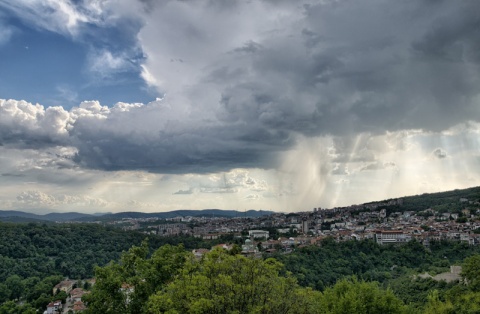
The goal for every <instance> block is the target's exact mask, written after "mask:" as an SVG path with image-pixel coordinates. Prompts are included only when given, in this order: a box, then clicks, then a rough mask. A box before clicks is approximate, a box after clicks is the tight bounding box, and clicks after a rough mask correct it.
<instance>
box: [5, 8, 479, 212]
mask: <svg viewBox="0 0 480 314" xmlns="http://www.w3.org/2000/svg"><path fill="white" fill-rule="evenodd" d="M0 8H5V9H6V11H8V12H10V13H11V14H13V15H15V16H16V17H17V18H18V19H20V20H22V21H24V22H25V23H26V24H28V25H30V26H31V27H32V28H36V29H39V30H42V31H48V32H53V33H55V34H59V35H61V36H64V37H66V38H70V39H71V40H72V41H74V42H76V43H81V44H83V45H85V46H86V47H87V48H86V50H87V51H88V53H87V57H86V61H85V62H86V63H85V66H86V68H87V71H88V73H89V75H90V76H91V79H92V82H94V81H95V82H97V83H99V82H100V83H99V84H104V86H109V85H112V84H115V82H116V81H117V80H118V78H119V77H121V76H122V73H125V72H129V73H137V75H141V76H142V78H143V79H144V80H145V82H146V83H147V84H148V85H149V86H150V87H151V88H154V89H156V91H157V93H158V94H159V95H163V97H162V98H161V99H160V98H158V99H157V100H155V101H151V102H149V103H124V102H118V103H117V104H115V105H113V106H105V105H103V104H100V102H98V101H83V102H81V103H80V104H78V105H76V106H73V107H61V106H57V107H54V106H52V107H44V106H42V105H40V104H33V103H29V102H26V101H21V100H5V99H0V148H1V149H2V151H9V152H10V153H11V154H12V156H13V155H16V154H20V153H19V152H21V151H24V154H25V155H28V154H33V155H35V154H37V155H38V156H40V157H39V159H38V161H37V162H36V163H35V166H33V165H30V166H31V167H30V168H28V167H27V166H25V169H26V168H28V169H29V170H28V171H33V170H32V169H34V168H35V167H37V168H35V169H41V168H42V167H51V168H55V169H69V170H68V171H83V170H84V171H87V172H89V173H90V174H93V173H96V172H95V171H100V172H101V171H109V172H110V173H111V172H115V171H140V172H149V173H155V174H156V175H158V176H160V174H171V175H173V177H174V178H175V180H178V182H176V184H174V185H172V186H171V187H172V188H171V189H169V190H168V197H169V198H171V199H176V200H178V199H180V198H184V199H189V198H193V197H198V196H199V195H206V196H207V197H208V196H209V195H222V197H224V198H225V199H229V200H230V201H235V200H238V199H242V200H245V201H249V202H253V201H255V202H257V201H260V200H263V199H267V198H271V199H276V200H283V199H285V198H287V197H293V196H295V197H294V198H295V201H294V202H292V203H291V204H287V206H290V205H291V206H292V207H295V206H300V204H302V202H306V203H308V204H315V202H317V201H318V200H320V199H322V198H325V197H328V198H330V204H338V203H341V200H340V199H341V195H342V193H346V192H348V193H350V194H351V193H360V192H355V191H362V188H364V187H365V186H366V185H368V184H369V183H368V182H373V183H371V184H372V185H375V186H382V187H385V188H384V189H383V188H382V189H377V190H376V191H378V193H379V195H384V196H385V195H388V196H392V195H394V193H393V192H392V191H391V190H388V188H387V187H388V186H393V185H394V184H395V183H398V184H399V185H404V186H405V187H406V186H408V184H409V183H408V182H416V183H418V182H422V183H421V184H420V183H418V184H420V185H415V188H413V186H414V185H412V184H411V183H410V184H411V185H410V186H411V190H409V191H410V192H416V191H420V190H421V188H420V186H423V187H424V188H425V189H426V190H427V191H430V190H435V188H434V187H433V186H432V184H431V183H429V180H428V177H429V176H431V177H435V176H436V175H437V174H439V173H443V176H442V175H438V178H441V179H442V178H443V179H449V180H450V181H451V182H461V183H460V185H461V186H464V185H466V184H467V183H465V182H467V181H465V180H466V178H453V177H449V176H448V175H447V169H448V171H451V172H452V173H457V174H461V175H460V176H464V174H465V173H466V172H465V171H464V169H462V168H461V167H460V166H459V162H460V161H462V160H464V161H465V163H466V164H471V165H473V164H474V163H475V162H474V161H475V160H476V158H477V159H478V149H479V142H478V136H477V135H478V130H479V127H478V123H477V122H478V121H480V103H479V102H480V95H479V92H480V89H479V88H478V87H479V86H480V53H479V51H480V42H479V40H478V38H480V37H479V35H480V27H479V26H480V25H479V23H480V22H479V20H478V18H477V15H478V14H477V12H478V11H479V10H480V2H477V1H463V2H458V1H430V0H421V1H418V0H407V1H399V2H392V1H387V0H367V1H364V2H361V3H360V2H353V1H347V0H336V1H334V0H331V1H329V0H327V1H320V0H314V1H308V2H306V1H294V2H292V1H269V0H254V1H240V0H237V1H228V2H221V1H220V2H218V1H217V2H215V1H209V0H199V1H177V0H168V1H145V0H143V1H135V2H133V1H127V0H107V1H80V2H70V1H17V2H16V3H14V4H12V3H10V2H8V1H2V0H0ZM5 21H6V20H4V19H3V16H2V15H0V25H3V24H5V25H7V24H8V23H6V22H5ZM107 34H108V36H106V35H107ZM14 35H15V34H14V31H13V30H12V28H5V29H4V30H3V31H0V45H6V44H8V42H9V40H11V38H12V36H14ZM60 89H61V88H60ZM62 90H64V91H65V93H66V94H72V95H73V94H74V95H75V97H74V98H77V97H78V95H77V94H75V91H74V90H70V89H69V87H68V86H67V87H66V88H65V89H62ZM0 96H1V95H0ZM9 156H10V155H9ZM46 156H47V157H46ZM48 156H50V157H48ZM49 158H50V159H49ZM4 159H5V160H1V159H0V163H4V164H5V165H8V167H11V168H12V169H13V168H15V169H17V171H16V172H15V171H11V172H10V171H4V172H3V173H2V176H4V177H8V178H10V179H11V180H15V178H17V180H18V178H19V177H17V176H19V175H26V174H27V172H28V171H27V172H25V171H26V170H25V171H23V170H22V171H20V170H18V169H22V168H21V166H20V165H16V166H13V165H12V164H13V162H12V161H10V162H7V161H6V158H4ZM48 160H50V161H48ZM25 162H26V161H25ZM422 167H423V168H422ZM240 168H241V169H244V170H240ZM72 169H73V170H72ZM78 169H80V170H78ZM245 169H257V170H258V169H274V170H273V171H276V172H275V174H272V173H269V174H268V175H265V178H259V177H262V176H261V175H260V176H257V177H256V176H250V175H248V173H247V172H244V171H245ZM420 169H423V170H421V171H420ZM28 173H29V172H28ZM222 173H223V175H222ZM416 173H417V174H419V173H421V174H422V175H420V174H419V175H417V174H416ZM189 174H192V176H191V177H189V176H190V175H189ZM377 174H381V175H383V177H377V176H376V175H377ZM175 175H178V176H175ZM197 175H198V176H197ZM180 177H181V178H180ZM59 178H60V176H55V178H53V177H49V179H51V180H59ZM438 178H437V179H438ZM470 179H471V181H470V182H477V178H476V177H475V176H474V177H472V178H470ZM88 180H90V179H88ZM369 180H371V181H369ZM375 180H377V181H375ZM92 181H93V180H92ZM89 182H91V181H89ZM122 184H124V183H122ZM152 184H156V185H162V184H163V183H162V182H160V181H158V182H157V181H156V182H155V183H152ZM444 186H447V184H446V185H444ZM448 186H454V184H453V183H451V185H448ZM407 190H408V189H407ZM28 191H32V190H28ZM33 191H34V192H28V193H27V192H25V193H26V194H21V199H17V200H16V201H17V202H20V201H21V202H24V203H28V202H30V203H31V202H34V201H35V202H37V201H41V202H49V200H51V204H54V205H55V204H59V202H63V201H65V200H67V199H68V200H70V199H72V200H73V201H72V202H77V203H81V202H84V203H85V204H86V203H88V201H86V200H84V199H83V198H81V197H80V196H78V197H80V198H75V197H77V196H72V195H73V194H74V193H72V194H68V193H63V194H61V193H53V192H52V193H44V192H41V191H37V190H35V189H34V190H33ZM403 191H406V190H405V189H404V190H403ZM37 192H38V193H37ZM39 193H40V194H39ZM41 193H44V194H41ZM364 194H367V193H364ZM45 195H47V196H48V197H47V196H45ZM52 195H55V196H52ZM59 195H71V197H67V198H61V197H60V196H59ZM372 195H373V194H372ZM234 196H235V197H236V198H234ZM379 197H381V196H379ZM359 198H360V196H359V197H358V198H355V196H352V197H351V198H350V199H359ZM373 198H374V197H371V198H370V200H371V199H373ZM98 199H103V198H102V197H98ZM59 200H61V201H59ZM134 203H135V204H137V205H138V206H146V207H148V206H147V205H145V204H146V203H145V204H144V205H139V204H140V203H138V202H137V201H135V202H134ZM142 204H143V203H142ZM182 204H183V203H181V202H180V203H177V205H179V206H181V205H182ZM52 206H53V205H52ZM55 206H56V205H55Z"/></svg>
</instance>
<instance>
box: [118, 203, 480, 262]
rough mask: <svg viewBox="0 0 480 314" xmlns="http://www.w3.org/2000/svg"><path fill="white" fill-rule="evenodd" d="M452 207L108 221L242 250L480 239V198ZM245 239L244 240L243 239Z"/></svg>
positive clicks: (372, 206) (371, 206) (381, 206)
mask: <svg viewBox="0 0 480 314" xmlns="http://www.w3.org/2000/svg"><path fill="white" fill-rule="evenodd" d="M457 202H458V206H457V208H461V209H459V210H456V211H455V212H454V211H439V210H435V209H432V208H426V209H422V210H417V211H397V210H398V208H401V206H402V204H403V199H402V198H398V199H391V200H388V201H383V202H375V203H367V204H362V205H352V206H347V207H337V208H332V209H322V208H314V209H313V210H311V211H305V212H296V213H289V214H286V213H273V214H270V215H265V216H261V217H256V218H251V217H235V218H224V217H192V216H188V217H183V216H179V217H175V218H169V219H158V218H123V219H121V220H117V221H111V222H109V224H112V225H116V226H119V227H121V228H123V229H125V230H137V231H140V232H144V233H146V234H155V235H158V236H162V237H169V236H179V235H185V236H193V237H197V238H202V239H204V240H215V239H219V238H221V237H222V236H225V235H234V236H235V237H236V238H238V239H242V241H244V243H243V247H242V249H243V250H242V253H243V254H245V255H250V254H258V253H259V252H264V253H265V252H266V253H269V252H275V251H280V252H284V253H288V252H290V251H291V250H292V248H294V247H299V246H304V245H315V244H319V243H320V242H321V240H323V239H325V238H327V237H332V238H334V239H335V240H336V241H347V240H362V239H373V240H374V241H376V242H377V243H378V244H386V243H404V242H408V241H410V240H412V239H415V240H417V241H418V242H420V243H422V244H423V245H425V246H427V247H428V246H429V243H430V241H440V240H454V241H462V242H466V243H468V244H470V245H477V244H479V243H480V229H479V227H480V219H477V218H480V203H479V202H478V201H470V200H468V199H466V198H459V199H458V200H457ZM245 239H246V240H245Z"/></svg>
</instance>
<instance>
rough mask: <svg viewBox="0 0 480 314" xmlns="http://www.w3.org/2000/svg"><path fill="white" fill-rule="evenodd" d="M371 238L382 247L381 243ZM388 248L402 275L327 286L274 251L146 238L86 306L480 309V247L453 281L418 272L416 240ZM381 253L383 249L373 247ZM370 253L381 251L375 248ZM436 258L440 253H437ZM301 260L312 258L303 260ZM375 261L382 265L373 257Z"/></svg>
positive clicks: (101, 276)
mask: <svg viewBox="0 0 480 314" xmlns="http://www.w3.org/2000/svg"><path fill="white" fill-rule="evenodd" d="M445 244H446V243H445ZM352 245H353V246H355V244H352ZM366 245H367V246H370V247H372V248H373V250H374V251H375V250H376V249H375V244H374V243H367V244H366ZM351 248H352V247H351ZM344 249H345V248H343V249H342V248H341V250H344ZM320 250H321V249H320ZM354 250H355V249H354ZM359 251H362V249H359ZM384 252H385V253H388V252H390V255H391V256H390V257H386V262H385V265H383V266H388V264H390V263H391V262H397V263H398V264H403V265H404V266H398V267H404V268H405V270H404V271H401V272H398V273H396V272H395V271H392V274H391V276H388V277H389V279H395V278H396V279H401V280H402V281H395V280H391V281H390V284H389V285H382V284H381V283H379V282H378V281H369V280H365V279H362V278H359V277H358V276H345V275H344V274H339V273H336V275H337V276H338V278H337V280H335V281H333V280H332V284H328V285H326V286H324V287H321V288H322V289H321V291H320V290H318V289H315V288H313V289H312V288H310V287H304V286H302V285H301V284H299V281H298V280H297V278H296V275H298V273H295V272H293V273H291V272H288V271H286V268H285V266H284V265H282V263H280V262H279V261H278V260H277V259H274V258H266V259H254V258H247V257H243V256H241V255H235V254H232V253H230V252H228V251H225V250H222V249H215V250H213V251H212V252H210V253H207V254H206V255H204V256H203V257H202V258H200V259H199V258H195V257H194V256H193V255H191V254H189V253H186V252H185V251H184V250H183V248H182V247H172V246H164V247H162V248H160V249H159V250H157V251H155V252H154V253H153V254H152V255H149V254H148V249H147V246H146V244H145V245H142V246H140V247H133V248H132V249H131V250H129V252H128V253H126V254H124V255H123V256H122V258H121V259H120V261H119V262H116V263H110V264H109V265H108V266H106V267H103V268H98V269H97V272H96V274H97V284H96V285H95V286H94V287H93V290H92V293H91V294H89V295H88V296H86V297H85V301H86V302H87V304H88V306H89V309H88V311H87V312H88V313H107V314H108V313H110V314H113V313H125V314H126V313H130V314H133V313H135V314H138V313H159V314H160V313H170V314H173V313H219V314H220V313H272V314H273V313H292V314H298V313H305V314H307V313H308V314H310V313H319V314H320V313H327V314H330V313H332V314H333V313H338V314H340V313H342V314H347V313H365V314H367V313H379V314H380V313H381V314H387V313H426V314H430V313H432V314H433V313H437V314H438V313H444V314H447V313H478V310H480V306H479V303H478V301H479V300H480V272H479V269H480V255H478V254H477V255H472V256H470V257H468V258H466V259H465V260H464V261H459V262H461V263H462V264H463V265H464V272H463V276H464V278H465V279H466V280H467V281H466V282H468V284H465V282H464V281H462V282H459V281H456V282H452V283H450V284H447V283H445V282H435V281H433V280H431V279H427V280H425V279H415V277H413V276H412V273H413V272H414V268H409V267H408V266H412V267H414V264H415V263H416V262H418V261H420V262H422V261H423V260H424V259H425V257H426V255H428V253H425V252H424V253H421V252H419V248H417V246H416V244H413V245H412V247H406V248H405V247H403V248H401V249H400V250H399V253H398V254H396V253H393V252H394V248H393V247H389V249H387V250H384ZM302 253H303V254H308V253H307V252H305V251H304V252H302ZM375 253H378V252H371V254H375ZM415 253H420V254H419V257H418V258H414V259H413V260H410V259H412V258H413V256H414V255H415ZM299 254H300V253H299ZM291 256H294V255H291ZM365 258H366V259H372V260H374V259H375V258H373V257H371V256H369V255H367V256H365ZM431 258H432V260H436V259H437V258H436V257H435V254H433V255H432V256H431ZM337 262H341V261H339V260H335V259H333V258H325V259H320V260H319V261H318V262H317V264H318V265H322V264H326V265H327V267H326V268H325V269H324V270H322V271H320V272H321V273H323V274H325V273H327V272H329V271H330V270H329V269H328V265H331V264H336V263H337ZM299 266H300V267H305V268H308V267H309V266H310V267H311V266H312V265H306V264H302V263H299ZM350 266H351V265H350ZM370 266H371V267H373V268H375V265H374V264H372V265H370ZM343 267H345V270H346V271H347V272H349V273H350V274H352V273H354V272H355V271H354V269H350V270H348V269H349V265H346V264H345V263H344V264H343ZM407 269H410V270H411V271H412V273H409V272H408V271H406V270H407ZM334 274H335V273H334ZM333 282H334V283H333ZM412 297H413V299H412Z"/></svg>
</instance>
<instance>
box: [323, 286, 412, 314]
mask: <svg viewBox="0 0 480 314" xmlns="http://www.w3.org/2000/svg"><path fill="white" fill-rule="evenodd" d="M320 303H321V308H322V313H325V314H349V313H357V314H362V313H364V314H386V313H390V314H391V313H406V310H407V309H406V307H405V305H404V304H403V303H402V301H401V300H400V299H398V298H397V297H396V296H395V295H394V294H393V292H392V291H391V290H390V289H387V290H383V289H381V288H380V287H379V286H378V284H377V283H375V282H365V281H360V280H358V279H356V278H355V277H354V278H348V279H342V280H340V281H339V282H337V283H336V284H335V286H333V287H331V288H327V289H325V291H324V292H323V295H322V297H321V302H320Z"/></svg>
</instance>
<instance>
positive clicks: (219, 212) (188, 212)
mask: <svg viewBox="0 0 480 314" xmlns="http://www.w3.org/2000/svg"><path fill="white" fill-rule="evenodd" d="M273 213H274V212H273V211H265V210H248V211H246V212H241V211H237V210H223V209H203V210H193V209H180V210H174V211H169V212H160V213H142V212H121V213H115V214H107V215H103V216H96V217H83V218H80V219H79V220H81V221H94V220H102V221H108V220H119V219H128V218H159V219H168V218H175V217H179V216H182V217H187V216H192V217H225V218H235V217H261V216H266V215H271V214H273Z"/></svg>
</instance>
